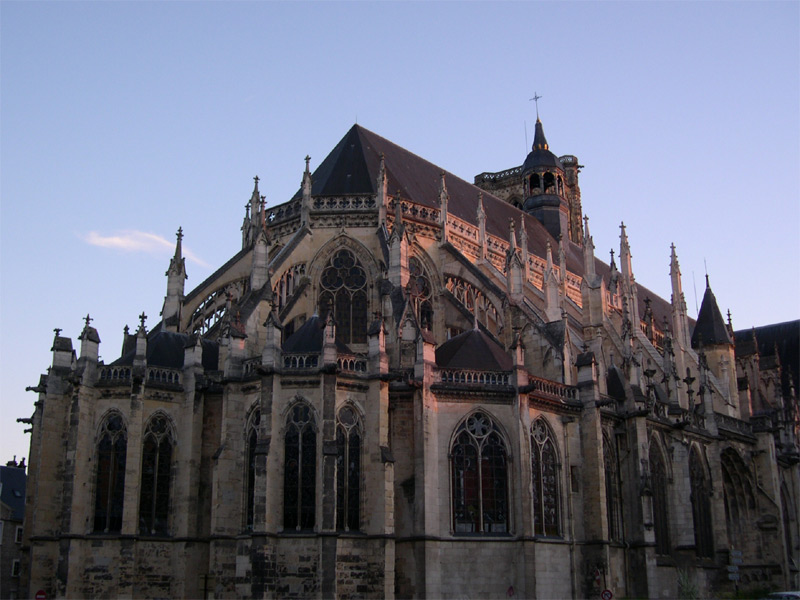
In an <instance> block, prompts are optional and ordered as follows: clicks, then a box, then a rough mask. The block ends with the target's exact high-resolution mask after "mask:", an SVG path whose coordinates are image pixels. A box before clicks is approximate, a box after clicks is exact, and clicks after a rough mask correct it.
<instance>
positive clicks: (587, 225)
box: [583, 215, 589, 237]
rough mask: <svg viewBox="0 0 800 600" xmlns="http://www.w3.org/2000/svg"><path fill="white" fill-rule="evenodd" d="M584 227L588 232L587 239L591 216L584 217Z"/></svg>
mask: <svg viewBox="0 0 800 600" xmlns="http://www.w3.org/2000/svg"><path fill="white" fill-rule="evenodd" d="M583 227H584V229H585V231H586V234H585V235H586V237H589V216H588V215H584V216H583Z"/></svg>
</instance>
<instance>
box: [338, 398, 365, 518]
mask: <svg viewBox="0 0 800 600" xmlns="http://www.w3.org/2000/svg"><path fill="white" fill-rule="evenodd" d="M360 508H361V428H360V424H359V421H358V415H357V414H356V411H355V410H353V408H352V407H351V406H345V407H343V408H342V409H341V410H340V411H339V415H338V418H337V419H336V528H337V529H339V530H342V531H358V530H359V529H360V528H361V512H360Z"/></svg>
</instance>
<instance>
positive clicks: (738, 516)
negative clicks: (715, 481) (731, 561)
mask: <svg viewBox="0 0 800 600" xmlns="http://www.w3.org/2000/svg"><path fill="white" fill-rule="evenodd" d="M721 463H722V492H723V496H724V501H725V522H726V525H727V528H728V540H729V542H730V545H731V547H732V548H743V547H744V545H745V543H746V540H745V537H746V535H747V532H748V530H749V528H750V526H751V523H750V517H751V514H752V513H751V511H754V510H755V496H754V494H753V485H752V483H751V478H750V472H749V471H748V469H747V466H746V465H745V464H744V461H742V459H741V457H740V456H739V455H738V454H737V453H736V451H735V450H733V449H731V448H727V449H726V450H724V451H723V452H722V460H721Z"/></svg>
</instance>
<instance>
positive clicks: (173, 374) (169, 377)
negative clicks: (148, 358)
mask: <svg viewBox="0 0 800 600" xmlns="http://www.w3.org/2000/svg"><path fill="white" fill-rule="evenodd" d="M147 383H157V384H161V385H176V386H179V385H181V371H180V369H166V368H164V367H147Z"/></svg>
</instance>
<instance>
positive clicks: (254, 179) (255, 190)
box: [253, 175, 259, 192]
mask: <svg viewBox="0 0 800 600" xmlns="http://www.w3.org/2000/svg"><path fill="white" fill-rule="evenodd" d="M253 181H255V182H256V186H255V187H254V188H253V191H254V192H258V181H259V180H258V175H256V176H255V177H253Z"/></svg>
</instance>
